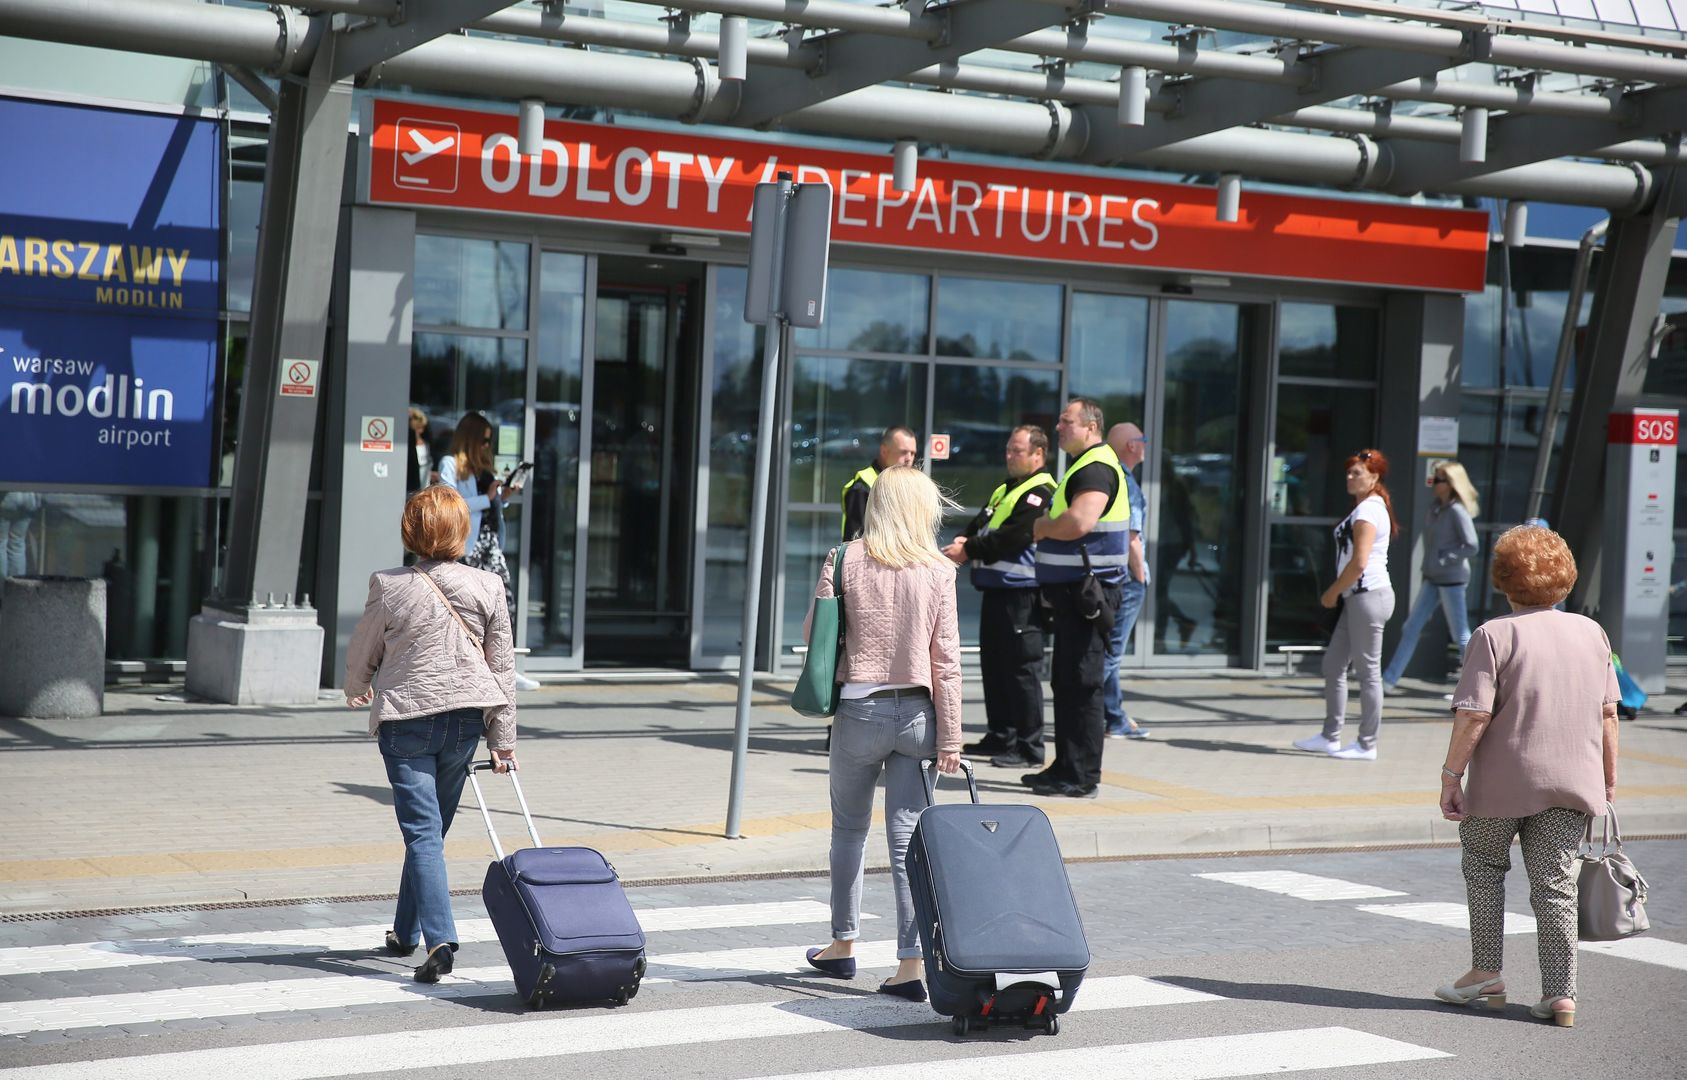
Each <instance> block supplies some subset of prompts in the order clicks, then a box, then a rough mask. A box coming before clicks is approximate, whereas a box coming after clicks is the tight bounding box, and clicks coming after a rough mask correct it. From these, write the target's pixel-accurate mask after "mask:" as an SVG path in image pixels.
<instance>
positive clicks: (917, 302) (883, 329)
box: [732, 270, 931, 353]
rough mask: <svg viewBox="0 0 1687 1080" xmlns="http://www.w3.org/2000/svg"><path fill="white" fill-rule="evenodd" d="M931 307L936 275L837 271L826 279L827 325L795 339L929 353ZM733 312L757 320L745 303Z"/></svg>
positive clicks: (809, 344)
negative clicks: (933, 277) (745, 312)
mask: <svg viewBox="0 0 1687 1080" xmlns="http://www.w3.org/2000/svg"><path fill="white" fill-rule="evenodd" d="M734 272H735V273H738V274H742V273H743V271H741V270H735V271H734ZM930 308H931V279H930V278H928V277H926V276H925V275H924V274H891V273H886V272H884V271H882V270H833V271H831V272H830V273H829V274H828V275H827V278H826V323H825V325H823V326H820V327H818V328H816V329H813V330H797V331H795V333H794V335H793V340H794V341H795V342H796V345H797V347H798V348H803V349H833V350H837V351H838V352H882V353H923V352H925V351H926V321H927V318H928V317H929V316H928V313H929V311H930ZM732 315H733V318H734V321H736V322H737V323H739V324H740V325H743V326H748V325H751V324H748V323H745V322H744V306H743V304H742V302H740V303H739V306H738V307H737V308H736V309H735V311H734V312H733V313H732Z"/></svg>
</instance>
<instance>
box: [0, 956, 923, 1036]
mask: <svg viewBox="0 0 1687 1080" xmlns="http://www.w3.org/2000/svg"><path fill="white" fill-rule="evenodd" d="M803 951H804V947H803V946H801V945H787V946H774V947H757V948H752V949H722V950H716V951H710V952H693V953H667V954H662V953H656V954H653V955H650V957H649V960H650V974H649V976H648V977H647V979H646V981H647V982H652V983H658V982H661V983H674V982H703V981H707V980H711V979H723V978H738V977H742V976H745V975H773V974H792V975H804V974H806V975H810V976H812V977H814V978H825V976H824V975H821V974H820V973H819V972H817V971H815V970H814V969H813V968H811V967H809V966H808V963H807V962H806V961H805V960H804V959H803ZM856 955H857V957H858V958H859V959H858V962H859V963H860V965H861V967H862V968H863V969H867V970H870V969H872V968H875V967H877V968H885V969H888V968H891V967H894V966H895V964H896V943H895V942H894V941H863V942H858V943H857V945H856ZM514 993H515V984H514V982H513V981H512V980H511V978H510V969H509V968H508V967H506V966H504V965H503V964H499V965H497V966H495V967H480V968H458V969H457V970H455V971H453V972H452V973H451V974H450V975H447V976H446V977H445V978H444V979H443V980H441V981H440V982H438V983H434V984H431V985H427V984H422V983H417V982H415V981H413V980H412V979H411V977H410V973H409V972H392V971H383V970H379V969H375V968H360V969H356V970H355V971H354V972H351V973H347V974H343V975H339V974H336V975H323V976H319V977H316V978H304V979H272V980H267V981H263V982H244V983H225V984H222V985H211V986H182V987H173V988H170V989H166V990H144V991H135V992H131V993H124V994H103V995H90V996H86V997H62V998H44V999H37V1000H33V1001H5V1002H0V1036H4V1035H19V1034H23V1033H25V1032H31V1031H68V1030H71V1029H74V1028H97V1027H116V1026H120V1025H123V1024H141V1023H148V1022H150V1021H164V1020H189V1019H198V1018H203V1017H215V1016H245V1015H250V1014H253V1013H261V1012H304V1011H308V1010H311V1009H339V1008H346V1007H348V1006H351V1005H391V1004H400V1003H403V1002H408V1001H415V1000H417V999H418V998H446V999H450V998H468V997H490V996H494V995H497V994H514Z"/></svg>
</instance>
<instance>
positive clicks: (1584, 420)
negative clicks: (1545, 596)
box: [1542, 169, 1687, 614]
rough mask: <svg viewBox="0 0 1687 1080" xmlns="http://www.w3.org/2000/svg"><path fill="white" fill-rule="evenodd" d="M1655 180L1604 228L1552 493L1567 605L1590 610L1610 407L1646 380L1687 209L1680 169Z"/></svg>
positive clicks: (1621, 404) (1601, 531) (1601, 528)
mask: <svg viewBox="0 0 1687 1080" xmlns="http://www.w3.org/2000/svg"><path fill="white" fill-rule="evenodd" d="M1658 181H1659V183H1658V198H1657V201H1656V202H1654V203H1653V205H1652V208H1651V209H1650V210H1648V211H1646V212H1645V213H1643V214H1636V215H1635V216H1633V217H1627V218H1613V219H1612V220H1611V226H1610V230H1609V231H1608V232H1607V233H1606V237H1605V253H1604V255H1602V256H1601V257H1600V260H1599V269H1598V272H1597V277H1596V278H1595V279H1594V293H1593V312H1592V314H1591V315H1590V316H1589V317H1588V325H1587V335H1586V339H1585V344H1584V345H1583V347H1582V349H1581V350H1580V365H1579V367H1578V370H1577V371H1576V395H1575V398H1574V400H1573V401H1572V403H1571V407H1570V421H1569V430H1568V431H1567V432H1566V433H1565V436H1564V453H1563V455H1562V457H1561V459H1560V463H1559V468H1558V485H1557V491H1556V493H1555V494H1554V496H1553V500H1552V513H1551V517H1550V520H1551V522H1552V526H1553V528H1555V529H1557V530H1558V532H1559V533H1560V534H1561V535H1562V536H1563V537H1564V539H1565V541H1566V542H1568V543H1569V545H1570V550H1571V551H1572V552H1574V553H1575V556H1576V566H1577V568H1578V569H1579V570H1580V572H1581V576H1580V578H1579V580H1578V581H1577V582H1576V587H1575V590H1574V591H1572V592H1571V593H1570V599H1569V604H1568V607H1569V610H1571V611H1579V612H1583V613H1584V614H1591V607H1592V606H1593V605H1594V604H1595V603H1596V602H1597V597H1598V596H1599V577H1600V555H1601V549H1602V547H1603V541H1604V536H1605V528H1606V524H1607V523H1606V522H1605V520H1604V514H1603V513H1602V508H1603V507H1604V505H1605V500H1604V487H1605V442H1606V425H1607V421H1608V418H1609V417H1610V415H1611V413H1612V412H1613V411H1615V410H1618V409H1622V408H1627V407H1630V406H1632V405H1633V404H1634V402H1635V399H1636V398H1637V397H1638V396H1639V394H1640V390H1641V387H1642V386H1643V385H1644V384H1645V382H1646V368H1647V365H1648V364H1650V362H1651V359H1652V345H1653V333H1654V330H1653V327H1654V324H1655V322H1656V320H1657V315H1658V307H1659V304H1660V302H1661V301H1662V299H1663V293H1664V282H1665V279H1666V278H1667V277H1668V275H1669V262H1670V252H1671V250H1672V248H1673V247H1674V245H1675V235H1676V230H1677V229H1678V228H1679V226H1680V224H1681V217H1682V214H1683V211H1684V210H1687V177H1683V176H1682V174H1681V170H1679V169H1671V170H1669V171H1667V172H1665V171H1660V172H1659V173H1658ZM1542 437H1543V438H1551V433H1550V432H1545V433H1543V434H1542Z"/></svg>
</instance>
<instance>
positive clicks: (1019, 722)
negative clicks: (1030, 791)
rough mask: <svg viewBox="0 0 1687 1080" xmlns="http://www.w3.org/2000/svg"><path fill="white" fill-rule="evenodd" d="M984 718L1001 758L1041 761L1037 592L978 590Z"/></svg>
mask: <svg viewBox="0 0 1687 1080" xmlns="http://www.w3.org/2000/svg"><path fill="white" fill-rule="evenodd" d="M979 592H980V593H982V594H983V597H982V600H983V604H982V611H981V612H980V614H979V618H978V667H979V671H980V673H981V674H982V675H983V676H984V718H985V723H986V724H987V725H988V726H989V729H990V741H991V742H992V743H995V744H996V745H999V746H1000V747H1001V748H1002V749H1001V752H1002V753H1006V754H1022V755H1024V756H1025V757H1026V758H1029V759H1030V760H1031V761H1032V762H1034V763H1035V764H1038V765H1041V764H1042V762H1043V616H1042V597H1041V596H1040V595H1039V590H1038V589H1037V588H1036V587H1034V586H1033V587H1030V588H1023V589H980V590H979Z"/></svg>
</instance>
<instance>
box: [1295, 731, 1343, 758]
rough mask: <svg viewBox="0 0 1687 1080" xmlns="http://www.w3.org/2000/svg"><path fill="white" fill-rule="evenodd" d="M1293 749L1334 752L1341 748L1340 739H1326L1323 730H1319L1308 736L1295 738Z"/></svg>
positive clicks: (1316, 752) (1318, 752)
mask: <svg viewBox="0 0 1687 1080" xmlns="http://www.w3.org/2000/svg"><path fill="white" fill-rule="evenodd" d="M1295 749H1296V750H1307V751H1310V752H1312V753H1314V754H1334V753H1335V752H1336V751H1337V750H1340V749H1341V740H1340V739H1327V738H1325V737H1324V733H1323V732H1319V733H1318V734H1316V735H1313V736H1312V737H1310V738H1306V739H1296V740H1295Z"/></svg>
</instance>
